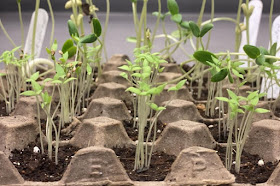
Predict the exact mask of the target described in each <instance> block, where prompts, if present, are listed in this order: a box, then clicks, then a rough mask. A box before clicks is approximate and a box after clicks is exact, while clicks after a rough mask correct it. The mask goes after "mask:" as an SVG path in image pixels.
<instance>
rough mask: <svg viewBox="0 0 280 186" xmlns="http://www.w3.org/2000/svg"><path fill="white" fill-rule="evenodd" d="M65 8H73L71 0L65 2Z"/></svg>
mask: <svg viewBox="0 0 280 186" xmlns="http://www.w3.org/2000/svg"><path fill="white" fill-rule="evenodd" d="M64 8H65V9H70V8H72V1H71V0H70V1H67V2H66V3H65V7H64Z"/></svg>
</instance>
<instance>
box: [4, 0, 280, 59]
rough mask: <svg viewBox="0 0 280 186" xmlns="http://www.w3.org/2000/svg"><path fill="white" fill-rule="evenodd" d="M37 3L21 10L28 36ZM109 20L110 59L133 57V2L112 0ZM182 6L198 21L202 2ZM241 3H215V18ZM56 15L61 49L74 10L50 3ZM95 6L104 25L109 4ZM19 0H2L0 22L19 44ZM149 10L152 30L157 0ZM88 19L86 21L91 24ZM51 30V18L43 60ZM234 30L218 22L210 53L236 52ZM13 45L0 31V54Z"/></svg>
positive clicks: (278, 0) (262, 35)
mask: <svg viewBox="0 0 280 186" xmlns="http://www.w3.org/2000/svg"><path fill="white" fill-rule="evenodd" d="M35 2H36V1H35V0H22V3H21V4H22V11H23V22H24V27H25V35H27V32H28V28H29V23H30V19H31V15H32V12H33V11H34V9H35ZM110 2H111V3H110V8H111V14H110V20H109V27H108V33H107V37H106V41H105V42H106V48H107V52H108V56H109V57H110V56H112V55H113V54H119V53H121V54H127V55H128V56H129V57H131V58H132V57H133V49H134V47H135V44H134V43H128V42H127V41H126V38H127V37H129V36H134V25H133V17H132V8H131V2H130V0H111V1H110ZM177 2H178V4H179V6H180V12H181V13H182V14H183V19H184V20H186V21H190V20H193V21H196V20H197V18H198V14H199V11H200V6H201V3H202V1H201V0H177ZM238 2H239V1H238V0H215V12H216V13H215V17H222V16H223V17H225V16H226V17H231V18H235V17H236V12H237V5H238ZM51 3H52V6H53V10H54V15H55V35H54V38H55V39H57V41H58V44H59V48H61V47H62V44H63V43H64V41H65V40H67V39H68V38H69V34H68V29H67V20H68V19H69V18H70V15H71V10H65V9H64V5H65V3H66V0H51ZM210 3H211V1H210V0H208V1H207V5H206V9H205V12H206V13H205V16H204V17H203V20H208V19H209V18H210V15H209V12H210V8H211V6H210ZM93 4H95V5H96V7H98V8H99V12H98V18H99V19H100V21H101V22H102V23H104V22H105V12H106V1H105V0H93ZM162 4H163V8H162V12H166V11H167V8H166V0H162ZM263 4H264V9H263V16H262V20H261V26H260V31H259V37H258V42H257V45H258V46H264V47H267V46H268V42H269V26H268V25H269V24H268V14H269V10H270V0H263ZM40 7H41V8H44V9H45V10H46V11H48V12H49V9H48V5H47V1H46V0H41V3H40ZM279 7H280V0H275V8H274V17H276V16H277V15H279V12H280V9H279ZM138 8H139V11H140V10H141V1H140V2H139V5H138ZM17 9H18V7H17V3H16V0H9V1H8V0H1V1H0V19H1V21H2V23H3V25H4V27H5V28H6V30H7V32H8V33H9V35H10V36H11V38H12V39H13V40H14V42H15V43H16V45H20V43H21V34H20V23H19V18H18V12H17ZM148 11H149V12H150V13H149V15H148V27H149V28H150V29H151V30H153V27H154V24H155V22H156V17H154V16H152V12H153V11H157V0H149V5H148ZM88 19H89V18H87V17H85V18H84V22H85V23H86V24H87V23H88ZM242 20H243V19H242ZM85 28H86V33H87V34H88V33H90V27H89V25H85ZM166 29H167V32H168V33H171V32H172V31H174V30H176V24H174V23H173V22H172V21H170V18H169V17H168V18H166ZM50 30H51V19H50V18H49V22H48V26H47V32H46V36H45V40H44V43H43V47H42V52H41V57H47V56H48V55H47V53H46V52H45V48H46V47H49V38H50ZM234 30H235V25H234V24H232V23H230V22H225V21H222V22H217V23H215V24H214V29H213V32H212V39H211V42H210V48H209V49H210V50H211V51H212V52H218V51H227V50H233V49H234V43H235V38H234ZM161 33H162V31H161V29H159V30H158V34H161ZM163 45H164V42H163V41H162V40H160V39H157V40H156V42H155V44H154V49H153V50H154V51H159V50H160V49H162V48H164V46H163ZM183 47H184V48H185V49H186V51H187V52H188V53H189V54H192V53H193V50H192V49H191V47H190V44H189V43H186V44H185V45H184V46H183ZM12 48H13V46H12V45H11V44H10V42H9V40H8V39H7V38H6V37H5V35H4V34H3V31H2V30H0V54H1V53H2V52H4V51H5V50H11V49H12ZM174 58H175V60H176V61H177V62H178V63H180V62H183V61H185V60H186V57H185V55H183V54H182V52H181V51H180V50H179V51H178V52H177V53H176V54H175V55H174Z"/></svg>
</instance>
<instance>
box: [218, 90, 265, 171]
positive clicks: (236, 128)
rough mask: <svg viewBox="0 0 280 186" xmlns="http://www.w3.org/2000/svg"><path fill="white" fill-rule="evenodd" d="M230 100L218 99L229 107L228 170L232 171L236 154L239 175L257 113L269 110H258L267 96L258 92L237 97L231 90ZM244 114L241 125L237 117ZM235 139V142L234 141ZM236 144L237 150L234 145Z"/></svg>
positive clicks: (236, 166) (236, 169)
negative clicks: (242, 157) (246, 143)
mask: <svg viewBox="0 0 280 186" xmlns="http://www.w3.org/2000/svg"><path fill="white" fill-rule="evenodd" d="M227 91H228V94H229V98H225V97H217V98H216V99H218V100H220V101H224V102H227V103H228V105H229V113H228V121H227V127H228V128H229V134H228V141H227V151H226V168H227V169H228V170H230V168H231V166H232V157H233V152H235V171H236V173H239V171H240V164H241V154H242V151H243V148H244V144H245V142H246V139H247V136H248V134H249V131H250V129H251V125H252V121H253V117H254V114H255V113H266V112H269V110H266V109H263V108H257V104H258V103H259V99H260V98H261V97H263V96H264V95H265V94H259V93H258V91H255V92H248V96H247V97H242V96H237V95H236V94H235V93H234V92H232V91H231V90H227ZM239 114H242V115H243V117H242V120H241V123H239V122H238V120H237V117H238V115H239ZM233 137H234V140H233ZM234 142H235V149H234V145H233V143H234Z"/></svg>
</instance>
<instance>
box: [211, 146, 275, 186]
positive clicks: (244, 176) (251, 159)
mask: <svg viewBox="0 0 280 186" xmlns="http://www.w3.org/2000/svg"><path fill="white" fill-rule="evenodd" d="M216 150H217V151H218V155H219V156H220V158H221V160H222V162H223V163H225V156H226V148H222V147H220V146H217V149H216ZM234 158H235V157H234ZM259 160H261V158H260V157H259V156H258V155H251V154H249V153H246V152H244V151H243V153H242V155H241V167H240V173H239V174H237V173H235V171H234V165H233V166H232V168H231V170H230V172H231V173H232V174H234V175H235V177H236V180H235V182H236V183H250V184H253V185H255V184H257V183H264V182H266V181H267V180H268V178H269V177H270V175H271V174H272V172H273V170H274V169H275V168H276V166H277V165H278V163H279V162H278V161H276V162H265V164H264V165H263V166H259V165H258V161H259Z"/></svg>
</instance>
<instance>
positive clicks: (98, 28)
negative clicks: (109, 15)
mask: <svg viewBox="0 0 280 186" xmlns="http://www.w3.org/2000/svg"><path fill="white" fill-rule="evenodd" d="M92 25H93V28H94V33H95V35H96V36H97V37H99V36H100V35H101V34H102V27H101V24H100V22H99V20H98V19H96V18H93V19H92Z"/></svg>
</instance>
